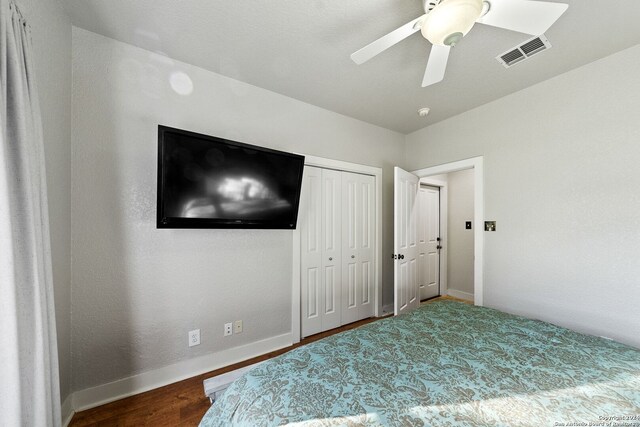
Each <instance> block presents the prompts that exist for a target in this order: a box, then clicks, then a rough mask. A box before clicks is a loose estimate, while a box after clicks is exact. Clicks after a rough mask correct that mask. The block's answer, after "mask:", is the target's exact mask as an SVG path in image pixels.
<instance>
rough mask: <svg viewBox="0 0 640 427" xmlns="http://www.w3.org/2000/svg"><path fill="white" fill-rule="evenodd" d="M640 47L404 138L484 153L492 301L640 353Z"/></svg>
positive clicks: (421, 155)
mask: <svg viewBox="0 0 640 427" xmlns="http://www.w3.org/2000/svg"><path fill="white" fill-rule="evenodd" d="M638 75H640V45H637V46H635V47H632V48H630V49H627V50H624V51H622V52H619V53H617V54H614V55H612V56H610V57H607V58H604V59H602V60H599V61H596V62H594V63H591V64H589V65H586V66H584V67H581V68H578V69H576V70H573V71H571V72H568V73H566V74H563V75H560V76H557V77H555V78H553V79H550V80H547V81H545V82H543V83H540V84H538V85H535V86H532V87H530V88H528V89H525V90H523V91H520V92H517V93H515V94H513V95H510V96H507V97H505V98H502V99H500V100H498V101H495V102H492V103H490V104H486V105H484V106H482V107H479V108H477V109H474V110H471V111H469V112H466V113H464V114H461V115H460V116H457V117H454V118H451V119H449V120H446V121H443V122H440V123H438V124H435V125H433V126H430V127H428V128H426V129H423V130H421V131H418V132H415V133H413V134H410V135H408V136H407V163H408V166H409V167H410V168H412V169H417V168H422V167H426V166H431V165H437V164H442V163H447V162H450V161H454V160H460V159H466V158H469V157H474V156H480V155H482V156H484V166H485V175H484V183H485V218H486V219H491V220H496V221H497V231H496V232H494V233H485V267H484V301H485V304H486V305H488V306H491V307H496V308H499V309H502V310H505V311H507V312H513V313H519V314H524V315H527V316H531V317H535V318H540V319H543V320H546V321H550V322H554V323H557V324H560V325H563V326H567V327H571V328H574V329H576V330H579V331H585V332H588V333H592V334H596V335H605V336H609V337H612V338H615V339H618V340H620V341H623V342H627V343H630V344H633V345H635V346H640V334H639V333H638V331H640V310H638V303H637V302H638V301H640V263H639V262H638V254H640V215H638V212H640V191H638V189H640V172H639V171H640V168H638V165H639V164H640V144H638V141H640V121H639V120H638V112H639V111H640V96H638V94H640V79H638Z"/></svg>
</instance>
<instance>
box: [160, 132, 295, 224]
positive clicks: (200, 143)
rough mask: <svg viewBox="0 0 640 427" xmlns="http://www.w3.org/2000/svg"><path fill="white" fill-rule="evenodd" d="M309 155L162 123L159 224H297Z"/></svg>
mask: <svg viewBox="0 0 640 427" xmlns="http://www.w3.org/2000/svg"><path fill="white" fill-rule="evenodd" d="M303 167H304V157H303V156H299V155H297V154H292V153H285V152H282V151H276V150H271V149H268V148H263V147H257V146H255V145H249V144H244V143H240V142H236V141H230V140H227V139H223V138H217V137H214V136H207V135H201V134H197V133H193V132H187V131H184V130H180V129H174V128H170V127H166V126H158V212H157V228H270V229H294V228H296V221H297V217H298V203H299V201H300V187H301V185H302V170H303Z"/></svg>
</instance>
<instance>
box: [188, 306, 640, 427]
mask: <svg viewBox="0 0 640 427" xmlns="http://www.w3.org/2000/svg"><path fill="white" fill-rule="evenodd" d="M606 417H612V418H611V419H610V420H609V421H606V420H605V419H604V418H606ZM613 417H627V418H626V420H624V419H623V418H618V420H617V421H616V420H615V419H614V418H613ZM607 422H612V424H609V425H616V424H615V423H616V422H618V423H619V424H617V425H631V426H634V425H635V426H640V350H638V349H634V348H632V347H629V346H625V345H623V344H619V343H616V342H613V341H608V340H605V339H601V338H596V337H592V336H587V335H581V334H578V333H576V332H572V331H570V330H567V329H564V328H560V327H557V326H554V325H551V324H549V323H545V322H540V321H536V320H530V319H525V318H522V317H517V316H512V315H509V314H505V313H502V312H500V311H496V310H492V309H488V308H481V307H474V306H470V305H467V304H462V303H457V302H453V301H438V302H434V303H431V304H426V305H424V306H422V307H421V308H420V309H418V310H415V311H413V312H411V313H409V314H406V315H403V316H398V317H396V318H389V319H384V320H380V321H377V322H373V323H370V324H368V325H365V326H362V327H360V328H357V329H354V330H351V331H347V332H343V333H340V334H337V335H334V336H331V337H328V338H325V339H323V340H320V341H317V342H314V343H311V344H308V345H305V346H303V347H299V348H297V349H296V350H293V351H291V352H289V353H286V354H283V355H282V356H279V357H276V358H274V359H271V360H268V361H266V362H264V363H263V364H261V365H259V366H258V367H256V368H255V369H253V370H251V371H249V372H248V373H247V374H245V375H244V376H243V377H241V378H240V379H238V380H237V381H236V382H234V383H233V384H232V385H231V386H230V387H229V388H228V389H227V391H226V392H225V393H224V394H223V396H222V397H221V398H220V399H219V400H218V401H216V402H215V403H214V404H213V406H212V407H211V408H210V410H209V411H208V412H207V414H206V415H205V417H204V418H203V420H202V422H201V424H200V425H201V426H202V427H212V426H274V425H292V426H325V425H345V426H357V425H372V426H476V425H480V426H535V427H544V426H550V427H553V426H560V425H563V424H567V425H568V424H570V423H585V424H574V425H589V423H594V424H592V425H607V424H606V423H607ZM623 423H629V424H623Z"/></svg>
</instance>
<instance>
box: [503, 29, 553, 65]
mask: <svg viewBox="0 0 640 427" xmlns="http://www.w3.org/2000/svg"><path fill="white" fill-rule="evenodd" d="M549 48H551V43H549V40H547V38H546V37H545V35H544V34H543V35H541V36H538V37H534V38H532V39H531V40H527V41H526V42H524V43H522V44H521V45H520V46H516V47H515V48H513V49H510V50H508V51H506V52H505V53H503V54H501V55H498V56H496V59H497V60H498V62H499V63H501V64H502V65H504V68H509V67H511V66H512V65H515V64H517V63H518V62H522V61H524V60H525V59H529V58H531V57H532V56H533V55H535V54H536V53H540V52H542V51H544V50H547V49H549Z"/></svg>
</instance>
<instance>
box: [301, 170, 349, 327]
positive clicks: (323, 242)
mask: <svg viewBox="0 0 640 427" xmlns="http://www.w3.org/2000/svg"><path fill="white" fill-rule="evenodd" d="M341 190H342V188H341V177H340V172H337V171H333V170H328V169H320V168H316V167H310V166H305V168H304V174H303V179H302V192H301V196H300V212H299V217H300V220H299V224H300V263H301V265H300V276H301V277H300V286H301V289H300V302H301V313H300V314H301V325H300V332H301V336H302V337H307V336H309V335H313V334H317V333H319V332H322V331H326V330H328V329H333V328H337V327H338V326H340V324H341V303H340V301H341V274H342V271H341V259H340V258H341V252H342V248H341V233H342V230H341V227H340V221H341V202H342V200H341V197H340V194H341Z"/></svg>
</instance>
